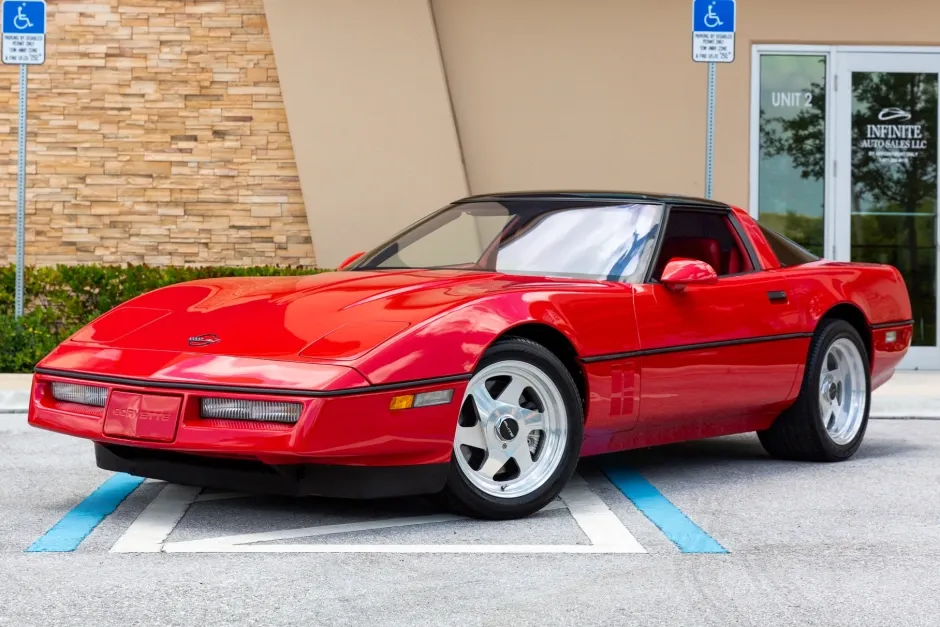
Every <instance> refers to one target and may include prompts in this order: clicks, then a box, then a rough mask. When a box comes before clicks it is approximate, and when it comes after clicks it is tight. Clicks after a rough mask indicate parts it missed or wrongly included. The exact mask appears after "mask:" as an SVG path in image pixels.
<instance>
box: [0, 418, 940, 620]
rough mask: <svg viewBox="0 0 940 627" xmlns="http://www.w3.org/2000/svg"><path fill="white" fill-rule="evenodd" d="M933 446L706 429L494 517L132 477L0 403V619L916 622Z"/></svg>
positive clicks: (927, 615) (931, 524)
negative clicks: (818, 450) (814, 460)
mask: <svg viewBox="0 0 940 627" xmlns="http://www.w3.org/2000/svg"><path fill="white" fill-rule="evenodd" d="M938 459H940V421H934V420H924V421H919V420H917V421H915V420H876V421H872V423H871V425H870V427H869V433H868V436H867V438H866V441H865V444H864V445H863V447H862V449H861V450H860V452H859V454H858V455H857V457H856V458H855V459H853V460H852V461H850V462H847V463H843V464H835V465H814V464H795V463H784V462H776V461H772V460H770V459H769V458H768V457H766V455H765V454H764V453H763V451H762V450H761V448H760V446H759V444H758V443H757V439H756V437H755V436H753V435H745V436H734V437H728V438H719V439H714V440H707V441H700V442H694V443H688V444H682V445H676V446H670V447H663V448H658V449H650V450H645V451H637V452H631V453H626V454H621V455H616V456H609V457H605V458H602V459H600V460H597V461H585V462H583V463H582V464H581V466H580V467H579V470H578V473H577V475H576V477H575V479H574V480H573V481H572V482H571V484H570V485H569V486H568V488H567V489H566V491H565V493H564V494H563V495H562V497H561V499H559V500H558V501H556V502H554V503H553V504H552V505H551V506H549V507H548V508H546V509H545V510H543V511H542V512H540V513H539V514H537V515H535V516H533V517H531V518H529V519H526V520H521V521H509V522H499V523H494V522H480V521H471V520H465V519H460V518H457V517H454V516H451V515H449V514H447V513H444V512H441V511H439V510H437V509H435V508H434V506H433V505H431V504H430V503H428V502H426V501H425V500H423V499H398V500H390V501H375V502H355V501H349V502H346V501H338V500H323V499H287V498H270V497H257V496H250V495H243V494H235V493H221V492H214V491H210V490H206V491H200V490H197V489H192V488H187V487H183V486H176V485H167V484H164V483H161V482H153V481H144V482H141V481H140V480H138V479H134V478H131V477H127V476H125V475H113V474H112V473H109V472H105V471H101V470H98V469H97V468H96V467H95V466H94V461H93V454H92V449H91V446H90V444H88V443H86V442H82V441H79V440H75V439H72V438H67V437H63V436H58V435H54V434H51V433H46V432H41V431H37V430H34V429H31V428H29V427H27V426H26V425H25V417H24V416H22V415H19V416H17V415H13V416H10V415H7V416H0V512H2V515H0V625H17V626H21V625H66V624H69V625H74V624H81V625H102V626H103V625H153V624H160V625H184V624H186V625H189V624H195V623H199V624H202V625H232V624H238V625H254V624H259V625H260V624H265V625H295V624H329V625H360V624H362V623H364V622H365V621H367V620H368V622H370V623H373V624H380V625H441V624H445V623H446V624H460V625H504V624H517V625H569V624H590V625H630V624H636V625H661V624H662V625H665V624H669V625H722V626H725V625H899V624H903V625H905V626H909V625H936V624H937V621H936V616H937V614H938V610H940V600H938V599H940V597H938V594H937V593H938V591H940V568H938V567H937V561H938V558H940V464H938V461H937V460H938Z"/></svg>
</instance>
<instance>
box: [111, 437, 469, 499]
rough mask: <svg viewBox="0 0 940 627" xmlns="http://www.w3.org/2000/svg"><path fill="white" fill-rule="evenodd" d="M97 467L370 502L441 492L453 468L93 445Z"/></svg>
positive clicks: (226, 486) (167, 478)
mask: <svg viewBox="0 0 940 627" xmlns="http://www.w3.org/2000/svg"><path fill="white" fill-rule="evenodd" d="M95 459H96V461H97V464H98V467H99V468H103V469H105V470H112V471H114V472H126V473H127V474H130V475H134V476H137V477H149V478H151V479H161V480H163V481H169V482H171V483H178V484H182V485H193V486H200V487H206V488H217V489H221V490H237V491H240V492H254V493H261V494H278V495H284V496H324V497H337V498H348V499H372V498H384V497H392V496H410V495H418V494H433V493H436V492H440V491H441V489H442V488H443V487H444V483H445V482H446V481H447V473H448V471H449V469H450V465H449V464H447V463H442V464H420V465H414V466H343V465H338V464H281V465H268V464H265V463H263V462H260V461H256V460H250V459H231V458H222V457H207V456H202V455H192V454H187V453H179V452H175V451H170V450H159V449H147V448H139V447H134V446H124V445H116V444H101V443H96V444H95Z"/></svg>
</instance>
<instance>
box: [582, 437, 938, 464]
mask: <svg viewBox="0 0 940 627" xmlns="http://www.w3.org/2000/svg"><path fill="white" fill-rule="evenodd" d="M923 448H925V447H922V446H918V445H917V444H915V443H912V442H910V441H908V440H902V439H894V438H884V437H879V438H877V439H866V440H865V441H864V442H862V446H861V447H860V448H859V450H858V452H857V453H856V454H855V455H854V456H853V457H852V458H851V459H850V460H848V461H847V462H843V463H852V462H859V461H865V460H867V459H877V458H883V457H894V456H898V455H901V454H904V453H908V452H911V451H916V450H921V449H923ZM582 463H583V464H589V465H598V466H629V467H630V468H633V469H634V470H637V471H640V472H642V471H643V470H649V469H653V468H659V467H663V466H669V467H672V468H675V469H677V470H682V471H690V470H693V471H698V470H701V469H703V468H721V467H730V466H737V467H740V466H741V465H754V466H759V467H760V468H762V469H765V468H773V469H774V470H776V471H780V470H783V469H787V470H792V471H797V472H798V471H800V470H802V469H804V468H810V467H812V466H814V465H816V464H817V462H793V461H783V460H776V459H773V458H772V457H770V455H768V454H767V452H766V451H764V449H763V447H762V446H761V444H760V441H759V440H758V439H757V436H756V435H755V434H752V433H751V434H738V435H732V436H723V437H717V438H708V439H702V440H693V441H689V442H680V443H677V444H666V445H662V446H654V447H649V448H643V449H636V450H631V451H623V452H620V453H610V454H607V455H600V456H597V457H592V458H587V459H585V460H584V461H583V462H582Z"/></svg>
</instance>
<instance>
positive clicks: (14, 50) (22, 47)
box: [0, 0, 46, 318]
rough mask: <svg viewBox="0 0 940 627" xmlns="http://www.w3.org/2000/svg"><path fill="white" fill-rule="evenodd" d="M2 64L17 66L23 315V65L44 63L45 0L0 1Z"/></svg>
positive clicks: (19, 303) (19, 301)
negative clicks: (0, 2) (18, 74)
mask: <svg viewBox="0 0 940 627" xmlns="http://www.w3.org/2000/svg"><path fill="white" fill-rule="evenodd" d="M2 13H3V18H2V20H0V23H2V25H3V55H2V56H3V63H4V64H6V65H19V66H20V112H19V149H18V154H17V159H16V187H17V190H16V192H17V193H16V303H15V309H14V314H13V315H14V317H16V318H19V317H20V316H22V315H23V301H24V294H23V292H24V287H25V286H24V283H25V268H24V266H25V265H26V261H25V258H26V251H25V249H26V102H27V98H26V89H27V71H26V70H27V66H29V65H42V64H43V63H45V62H46V2H45V0H3V5H2Z"/></svg>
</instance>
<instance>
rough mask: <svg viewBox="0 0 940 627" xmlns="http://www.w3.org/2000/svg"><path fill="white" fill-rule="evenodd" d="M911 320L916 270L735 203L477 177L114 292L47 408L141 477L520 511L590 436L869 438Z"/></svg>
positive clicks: (775, 443)
mask: <svg viewBox="0 0 940 627" xmlns="http://www.w3.org/2000/svg"><path fill="white" fill-rule="evenodd" d="M911 316H912V314H911V306H910V301H909V297H908V293H907V289H906V287H905V284H904V281H903V279H902V277H901V275H900V273H899V272H898V271H897V270H896V269H895V268H892V267H890V266H884V265H873V264H861V263H836V262H830V261H823V260H820V259H818V258H817V257H815V256H814V255H812V254H810V253H809V252H807V251H806V250H804V249H803V248H801V247H800V246H798V245H796V244H795V243H793V242H792V241H790V240H788V239H786V238H784V237H782V236H780V235H779V234H777V233H775V232H772V231H770V230H768V229H767V228H764V227H763V226H761V225H759V224H758V223H756V222H755V221H754V220H753V219H752V218H751V217H750V216H749V215H748V214H747V213H746V212H744V211H742V210H741V209H738V208H736V207H733V206H729V205H727V204H722V203H719V202H713V201H710V200H703V199H696V198H687V197H679V196H668V195H656V194H633V193H608V192H527V193H523V192H518V193H508V194H493V195H481V196H472V197H469V198H464V199H463V200H459V201H456V202H454V203H451V204H449V205H448V206H446V207H444V208H442V209H440V210H439V211H437V212H435V213H433V214H431V215H430V216H428V217H427V218H425V219H423V220H421V221H420V222H417V223H416V224H414V225H413V226H411V227H409V228H407V229H406V230H404V231H402V232H401V233H399V234H398V235H396V236H394V237H393V238H392V239H390V240H389V241H387V242H385V243H384V244H382V245H380V246H378V247H377V248H375V249H374V250H372V251H371V252H369V253H366V254H361V255H356V256H354V257H353V258H351V259H350V260H347V262H345V263H344V265H343V266H341V268H340V270H338V271H336V272H328V273H322V274H315V275H311V276H303V277H283V278H280V277H279V278H227V279H208V280H200V281H193V282H188V283H182V284H178V285H173V286H170V287H165V288H162V289H158V290H155V291H153V292H150V293H147V294H144V295H142V296H140V297H138V298H135V299H133V300H131V301H129V302H127V303H125V304H123V305H120V306H118V307H116V308H114V309H113V310H111V311H110V312H108V313H107V314H105V315H104V316H102V317H100V318H98V319H97V320H95V321H94V322H92V323H91V324H89V325H88V326H87V327H85V328H83V329H82V330H81V331H79V332H78V333H76V334H75V335H74V336H73V337H71V338H69V339H68V340H67V341H65V342H63V343H62V344H61V345H60V346H58V347H57V348H56V349H55V350H54V351H53V352H52V353H51V354H50V355H48V356H47V357H46V358H45V359H43V360H42V361H41V363H40V364H39V365H38V366H37V368H36V374H35V377H34V381H33V389H32V399H31V404H30V408H29V422H30V424H32V425H34V426H36V427H41V428H44V429H50V430H52V431H57V432H60V433H66V434H70V435H73V436H77V437H81V438H87V439H89V440H92V441H93V442H94V446H95V452H96V457H97V464H98V466H100V467H101V468H105V469H109V470H114V471H124V472H127V473H131V474H134V475H137V476H143V477H152V478H157V479H164V480H167V481H172V482H177V483H183V484H190V485H199V486H211V487H218V488H227V489H237V490H248V491H260V492H271V493H280V494H304V495H329V496H342V497H353V498H367V497H379V496H392V495H406V494H439V495H440V496H442V497H443V500H444V501H445V502H447V503H449V504H450V505H451V506H452V507H454V508H455V509H456V510H457V511H459V512H462V513H464V514H466V515H470V516H475V517H481V518H494V519H500V518H514V517H521V516H525V515H528V514H530V513H532V512H535V511H537V510H539V509H540V508H542V507H543V506H544V505H546V504H547V503H548V502H549V501H550V500H551V499H553V498H554V497H555V496H556V495H557V494H558V493H559V491H560V490H561V489H562V487H563V485H564V484H565V482H566V481H567V480H568V478H569V476H570V475H571V473H572V472H573V470H574V468H575V464H576V462H577V461H578V459H579V457H582V456H590V455H597V454H601V453H609V452H612V451H621V450H625V449H631V448H637V447H645V446H651V445H658V444H665V443H669V442H677V441H681V440H690V439H697V438H706V437H712V436H720V435H726V434H732V433H741V432H749V431H756V432H757V433H758V435H759V438H760V441H761V442H762V443H763V446H764V447H765V448H766V450H767V451H768V453H769V454H770V455H772V456H774V457H777V458H784V459H792V460H814V461H837V460H844V459H847V458H849V457H850V456H852V455H853V454H854V453H855V451H856V450H857V449H858V447H859V445H860V443H861V441H862V438H863V436H864V434H865V429H866V425H867V421H868V411H869V401H870V398H871V391H872V389H874V388H876V387H878V386H879V385H881V384H883V383H884V382H885V381H887V380H888V379H889V378H890V377H891V376H892V374H893V373H894V369H895V367H896V365H897V364H898V362H899V361H900V360H901V358H902V357H903V356H904V355H905V353H906V352H907V350H908V347H909V345H910V342H911V335H912V324H913V323H912V320H911Z"/></svg>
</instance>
